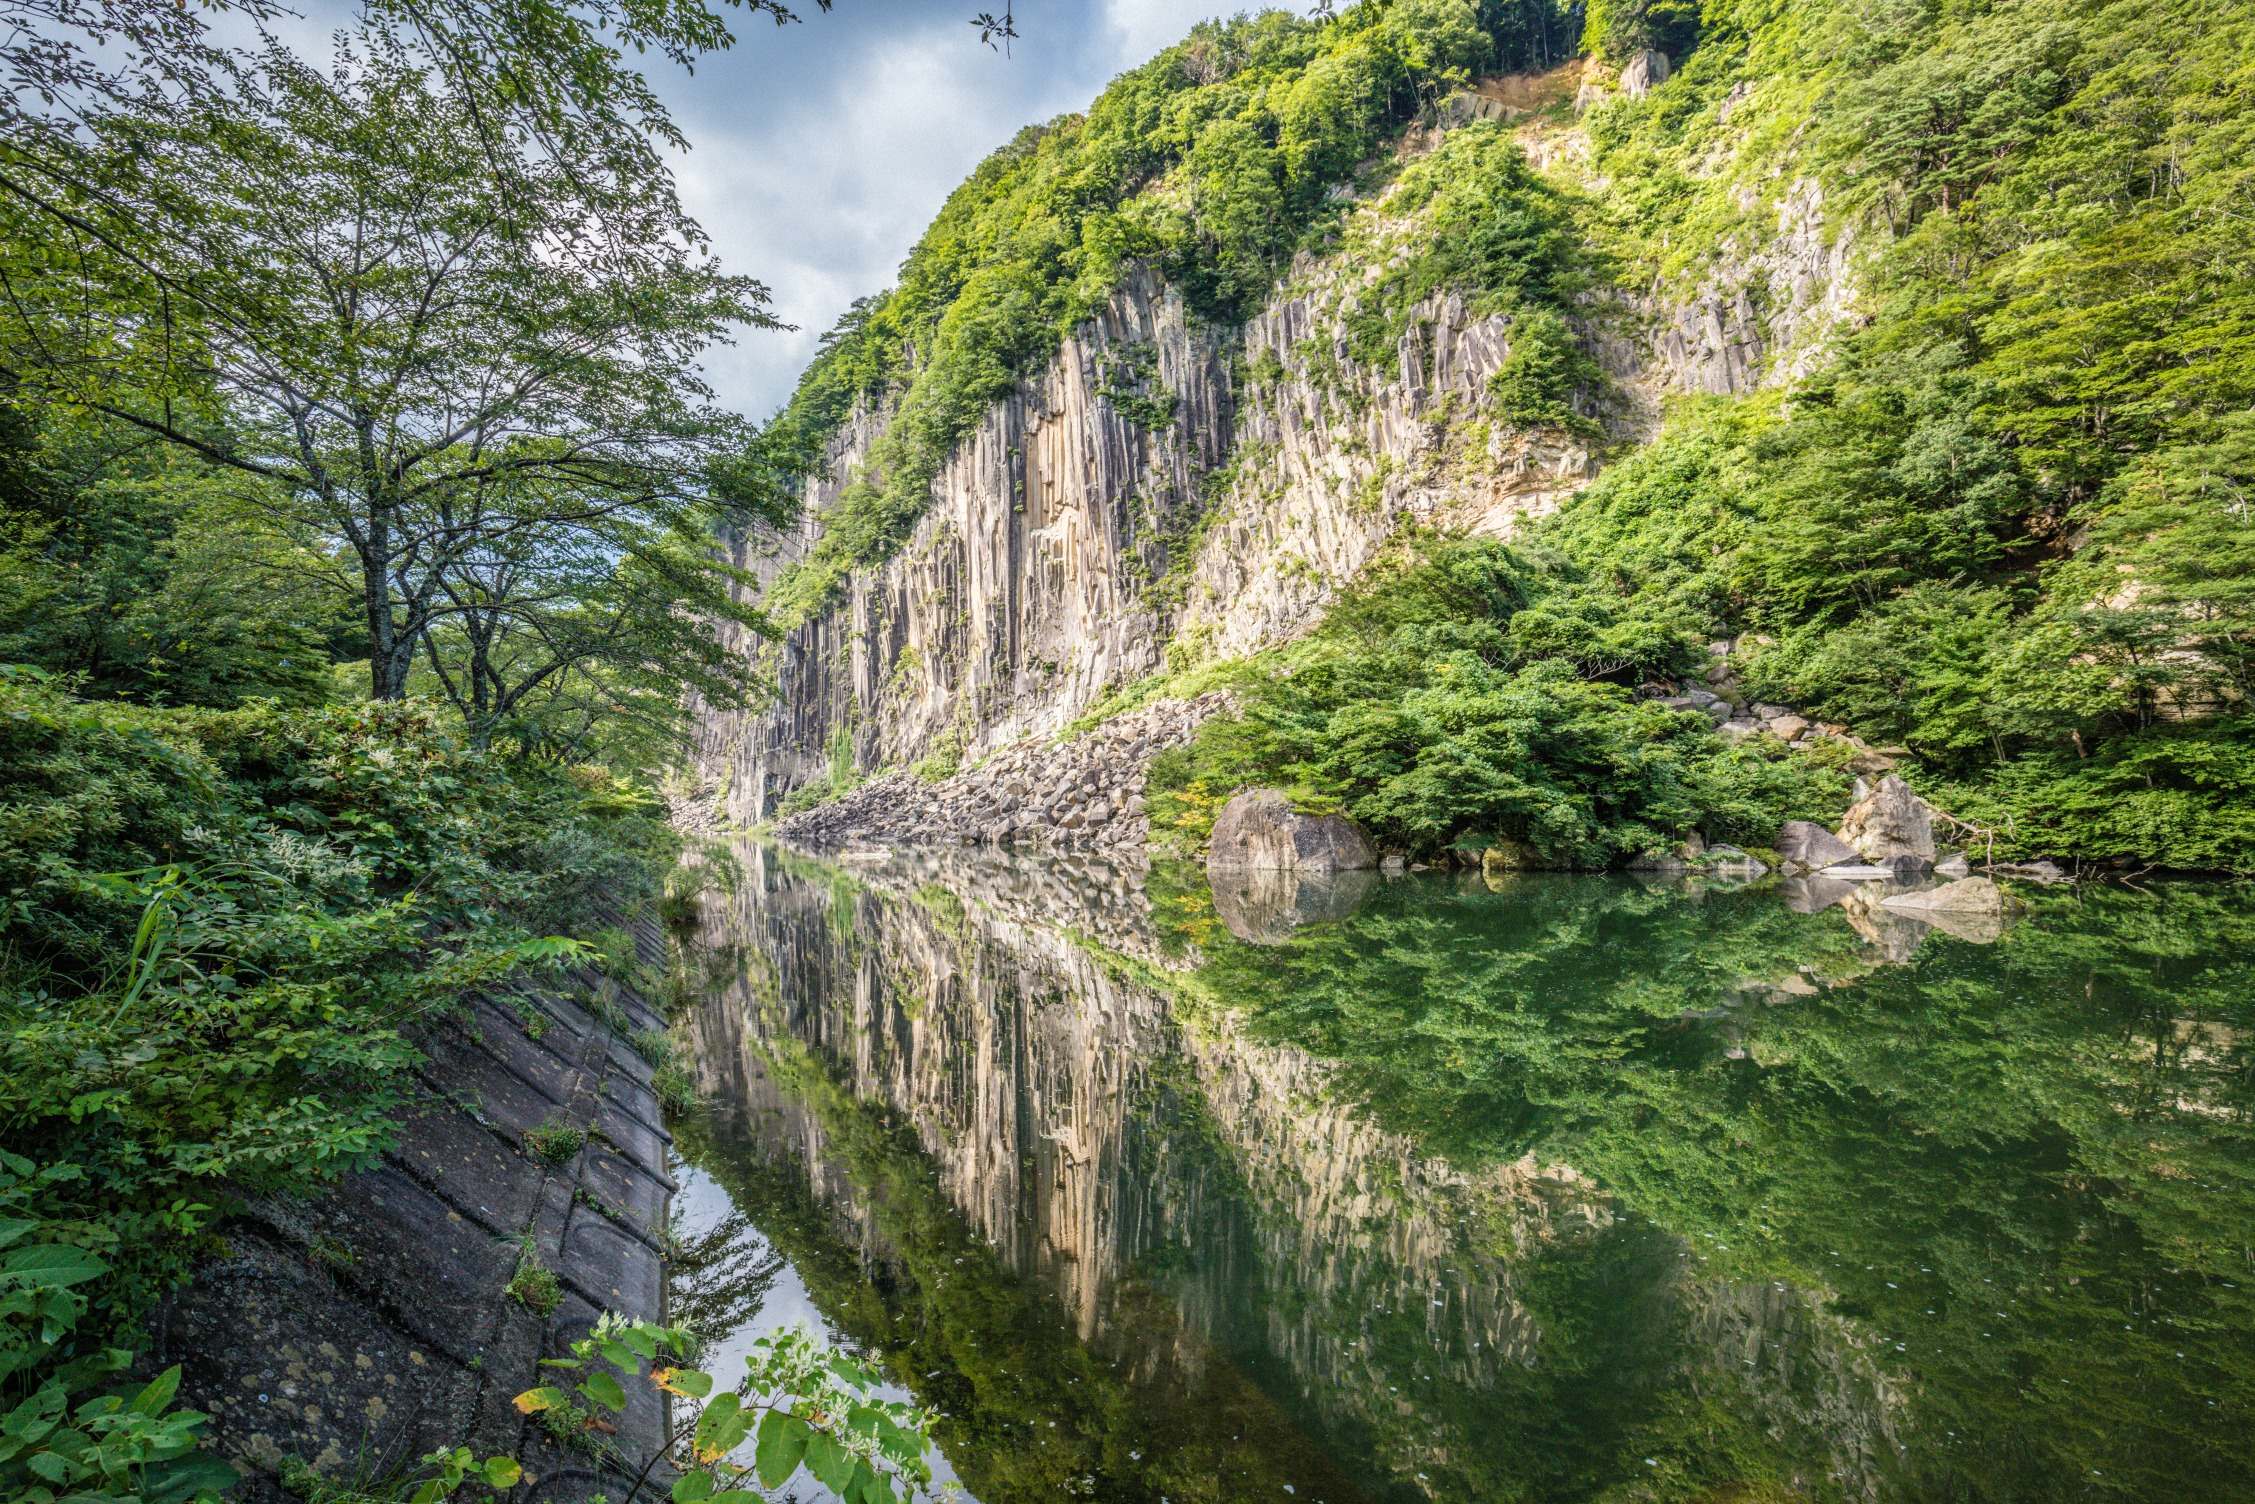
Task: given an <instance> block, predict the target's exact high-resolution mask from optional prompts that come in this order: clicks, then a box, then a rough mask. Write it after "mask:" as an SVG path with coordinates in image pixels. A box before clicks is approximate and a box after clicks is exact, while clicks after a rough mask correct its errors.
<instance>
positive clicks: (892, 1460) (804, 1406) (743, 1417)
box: [516, 1311, 932, 1504]
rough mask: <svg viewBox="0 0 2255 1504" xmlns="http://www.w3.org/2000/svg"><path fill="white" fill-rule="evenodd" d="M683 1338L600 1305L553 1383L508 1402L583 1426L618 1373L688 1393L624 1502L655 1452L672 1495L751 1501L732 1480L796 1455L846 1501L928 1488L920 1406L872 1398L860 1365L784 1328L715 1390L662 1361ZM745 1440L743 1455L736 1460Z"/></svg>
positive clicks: (618, 1390)
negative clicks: (668, 1466)
mask: <svg viewBox="0 0 2255 1504" xmlns="http://www.w3.org/2000/svg"><path fill="white" fill-rule="evenodd" d="M688 1341H689V1336H688V1334H687V1333H685V1332H683V1331H681V1330H679V1329H677V1328H673V1327H663V1326H659V1325H657V1324H656V1323H654V1322H648V1321H629V1320H626V1319H624V1318H622V1317H620V1316H618V1315H617V1314H616V1313H615V1312H609V1311H606V1312H605V1313H604V1314H603V1316H602V1318H601V1319H600V1320H598V1321H597V1322H596V1324H595V1329H594V1331H593V1332H592V1333H590V1334H589V1335H588V1336H586V1337H584V1338H581V1339H580V1340H579V1341H577V1342H575V1343H573V1344H572V1348H571V1352H572V1356H571V1357H570V1358H569V1359H563V1360H552V1362H551V1366H553V1367H558V1368H560V1369H562V1370H563V1371H562V1373H560V1374H559V1375H558V1377H559V1378H560V1379H561V1380H563V1381H564V1382H563V1383H558V1384H548V1385H542V1386H541V1387H540V1388H537V1389H528V1390H526V1391H525V1392H524V1393H523V1394H520V1395H518V1396H517V1400H516V1404H517V1408H518V1409H519V1410H521V1411H523V1412H524V1413H525V1414H527V1415H538V1416H542V1417H544V1418H545V1417H549V1416H556V1415H565V1416H570V1417H573V1418H574V1419H575V1421H576V1422H577V1424H579V1425H580V1426H581V1427H582V1428H583V1429H585V1430H588V1431H592V1430H593V1429H594V1427H595V1426H596V1424H597V1422H598V1420H599V1419H600V1417H601V1416H602V1415H603V1414H604V1413H605V1412H609V1413H611V1414H614V1415H615V1414H617V1413H619V1412H620V1411H622V1410H624V1409H625V1408H626V1403H627V1396H626V1389H625V1383H633V1382H636V1381H646V1382H648V1383H650V1384H651V1385H654V1386H655V1387H657V1388H658V1389H661V1390H663V1391H665V1392H666V1393H667V1394H670V1395H673V1396H675V1397H676V1398H678V1399H682V1400H688V1401H692V1402H694V1403H693V1404H690V1405H684V1406H682V1407H680V1408H681V1409H682V1410H684V1411H686V1412H687V1413H686V1415H685V1416H684V1418H682V1419H681V1420H679V1421H677V1422H676V1423H675V1427H674V1431H673V1434H672V1435H671V1436H670V1437H669V1438H668V1439H667V1441H666V1444H665V1445H664V1446H663V1447H662V1448H661V1449H660V1450H659V1451H658V1452H657V1453H655V1454H653V1455H652V1456H651V1458H650V1459H649V1461H648V1462H647V1463H646V1464H645V1465H644V1466H643V1468H642V1471H641V1474H640V1475H639V1476H638V1477H636V1478H635V1480H634V1484H633V1487H632V1490H631V1491H630V1492H629V1494H628V1495H627V1499H626V1501H625V1504H632V1501H633V1500H634V1499H636V1498H637V1497H639V1496H640V1495H641V1493H642V1489H643V1486H644V1484H645V1483H646V1482H647V1481H648V1479H649V1477H650V1474H651V1471H652V1470H653V1469H654V1468H655V1467H656V1466H657V1463H658V1461H659V1460H660V1459H661V1458H667V1459H670V1460H671V1461H672V1462H673V1463H674V1464H675V1466H676V1468H677V1469H678V1473H679V1476H678V1477H677V1479H676V1480H675V1482H674V1484H673V1489H672V1500H673V1504H758V1501H759V1500H760V1499H761V1497H762V1495H761V1494H760V1493H759V1492H757V1491H755V1490H754V1489H753V1488H750V1487H745V1486H742V1485H745V1484H748V1483H750V1482H751V1481H752V1480H754V1479H756V1480H757V1481H758V1484H759V1485H760V1486H761V1487H763V1488H767V1489H776V1488H781V1487H782V1486H783V1485H784V1484H785V1483H788V1482H789V1481H790V1480H791V1478H792V1477H793V1476H794V1475H795V1474H796V1473H797V1472H798V1471H799V1469H800V1467H801V1466H804V1467H805V1469H806V1471H807V1472H808V1473H809V1474H810V1475H811V1476H812V1477H813V1478H814V1479H815V1481H816V1482H818V1483H820V1484H821V1485H822V1486H823V1487H824V1488H827V1489H829V1490H830V1491H831V1492H832V1493H834V1494H836V1495H837V1496H838V1497H839V1498H840V1499H842V1500H844V1501H845V1504H894V1501H895V1500H899V1501H901V1504H908V1501H910V1500H914V1499H917V1498H919V1497H924V1496H926V1495H927V1493H928V1491H929V1489H930V1485H931V1482H932V1468H931V1463H930V1461H929V1460H928V1456H927V1454H928V1453H929V1452H930V1450H931V1442H930V1440H929V1438H928V1436H927V1434H926V1428H927V1426H929V1424H930V1423H931V1417H930V1416H928V1415H926V1414H925V1413H923V1412H921V1411H919V1410H918V1409H917V1408H916V1407H915V1406H913V1405H904V1404H898V1403H895V1402H892V1401H889V1400H882V1399H878V1398H876V1397H875V1390H876V1389H877V1387H878V1385H879V1384H880V1382H881V1380H880V1379H879V1378H878V1376H877V1374H876V1373H875V1372H874V1371H872V1370H871V1369H870V1368H869V1367H868V1366H867V1365H865V1364H863V1363H861V1362H859V1361H857V1360H856V1359H854V1358H852V1357H849V1356H848V1355H846V1354H844V1353H841V1352H836V1351H832V1350H829V1349H826V1348H825V1347H824V1346H823V1345H822V1344H821V1343H820V1342H818V1341H816V1340H815V1339H814V1337H813V1336H812V1335H810V1334H809V1333H807V1332H806V1331H804V1330H803V1329H799V1328H792V1329H789V1330H786V1331H782V1332H777V1333H774V1334H771V1335H769V1336H765V1337H761V1338H760V1339H758V1340H757V1341H755V1342H754V1343H752V1345H751V1351H749V1352H748V1353H746V1354H745V1355H744V1373H743V1375H742V1377H741V1378H740V1379H739V1380H738V1381H737V1387H736V1388H735V1389H729V1390H721V1391H720V1392H718V1393H715V1390H716V1389H719V1381H718V1380H717V1379H716V1377H715V1376H714V1375H712V1374H710V1373H705V1372H703V1371H701V1370H698V1369H694V1368H689V1367H686V1366H667V1364H666V1360H667V1359H668V1358H669V1357H672V1356H675V1355H678V1354H680V1353H682V1352H683V1351H684V1350H685V1349H686V1347H687V1345H688ZM645 1364H647V1365H649V1367H648V1371H647V1373H645V1371H644V1365H645ZM622 1380H624V1381H625V1383H622ZM565 1384H569V1386H570V1387H569V1388H568V1389H567V1388H566V1387H565ZM747 1443H750V1444H751V1445H752V1448H753V1460H752V1462H751V1464H750V1465H748V1466H747V1465H745V1464H743V1463H740V1462H738V1461H736V1460H735V1456H736V1454H737V1453H738V1450H739V1449H740V1448H741V1447H743V1446H745V1445H746V1444H747Z"/></svg>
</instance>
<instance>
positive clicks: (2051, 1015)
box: [683, 847, 2255, 1504]
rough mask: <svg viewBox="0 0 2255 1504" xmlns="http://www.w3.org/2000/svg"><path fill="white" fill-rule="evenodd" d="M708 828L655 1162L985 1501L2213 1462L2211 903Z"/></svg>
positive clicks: (2245, 1468) (2236, 1004)
mask: <svg viewBox="0 0 2255 1504" xmlns="http://www.w3.org/2000/svg"><path fill="white" fill-rule="evenodd" d="M743 860H744V863H745V867H746V870H747V873H748V880H747V882H746V883H745V885H744V887H743V889H742V890H741V891H740V892H739V893H737V894H736V895H734V896H733V897H732V898H729V899H726V900H714V901H713V903H712V907H711V910H710V912H709V914H708V918H707V924H706V927H705V936H706V943H707V944H708V946H709V947H710V954H711V955H712V956H713V957H714V958H716V960H718V961H719V962H722V963H724V964H723V965H722V967H721V970H722V973H723V978H722V980H723V985H719V986H716V987H715V988H714V989H713V991H712V993H711V995H710V996H709V998H708V1000H707V1001H706V1003H705V1004H704V1005H703V1006H702V1007H701V1008H700V1009H699V1010H698V1011H697V1012H696V1013H695V1014H694V1015H693V1017H692V1020H691V1025H690V1026H691V1028H692V1030H693V1031H694V1033H695V1035H696V1042H697V1048H698V1061H699V1072H700V1087H701V1088H702V1090H703V1091H704V1093H705V1095H706V1096H707V1098H708V1100H709V1101H710V1102H711V1103H712V1107H711V1108H710V1110H709V1111H708V1112H707V1113H706V1115H705V1116H704V1117H703V1118H702V1119H701V1120H700V1121H698V1122H697V1123H695V1124H692V1125H689V1126H688V1127H687V1129H686V1130H685V1131H684V1133H683V1146H684V1148H685V1150H686V1151H687V1152H689V1153H690V1154H691V1156H692V1157H693V1158H694V1159H695V1160H696V1161H697V1163H698V1164H699V1165H701V1166H702V1167H703V1168H704V1170H705V1172H706V1173H708V1174H709V1175H711V1176H712V1177H713V1179H714V1180H715V1181H717V1182H718V1183H719V1184H721V1185H722V1186H724V1187H725V1188H726V1189H727V1191H728V1192H729V1193H730V1195H731V1196H732V1198H733V1199H734V1202H735V1205H736V1206H737V1207H739V1208H741V1209H742V1210H743V1212H744V1213H745V1214H746V1215H747V1216H748V1217H749V1218H750V1220H751V1222H752V1223H754V1224H756V1225H757V1227H758V1229H759V1230H760V1232H761V1233H762V1234H763V1235H764V1236H765V1238H766V1239H767V1240H768V1242H769V1243H771V1244H772V1246H773V1248H774V1249H775V1250H776V1251H777V1252H779V1253H781V1254H783V1255H786V1256H787V1257H788V1258H789V1260H790V1262H791V1265H792V1266H793V1267H794V1268H795V1269H796V1271H797V1272H798V1275H799V1277H800V1278H801V1279H802V1280H803V1281H804V1284H805V1288H806V1289H807V1291H808V1292H809V1293H810V1295H811V1296H812V1298H813V1300H814V1301H815V1302H816V1304H817V1305H818V1306H819V1307H820V1308H821V1309H822V1311H823V1312H824V1313H825V1315H826V1316H827V1317H828V1318H829V1320H830V1321H831V1322H832V1323H833V1324H834V1325H835V1327H836V1328H837V1329H838V1330H839V1331H840V1332H842V1333H844V1334H846V1335H848V1336H850V1337H851V1338H853V1339H854V1340H856V1341H859V1342H861V1343H863V1344H865V1345H867V1346H869V1347H871V1348H872V1349H874V1350H880V1351H882V1352H884V1353H885V1354H887V1355H888V1365H889V1367H890V1369H891V1371H892V1372H893V1373H894V1374H895V1376H896V1377H897V1378H898V1379H899V1380H900V1381H901V1382H902V1383H904V1384H905V1385H907V1386H908V1387H909V1388H910V1389H912V1390H913V1391H914V1392H915V1393H916V1394H917V1396H918V1397H919V1398H920V1399H921V1400H923V1401H924V1402H925V1403H927V1404H930V1405H932V1406H934V1407H935V1408H937V1409H939V1410H941V1411H943V1412H946V1419H945V1420H943V1422H942V1423H941V1427H940V1435H941V1438H942V1441H943V1444H944V1446H945V1447H946V1450H947V1453H948V1455H949V1457H950V1459H951V1461H952V1462H953V1464H954V1467H955V1468H956V1470H957V1471H958V1472H959V1473H960V1475H961V1476H962V1478H963V1480H964V1482H965V1483H966V1485H967V1486H968V1487H969V1488H970V1489H971V1491H972V1492H973V1493H974V1494H976V1495H977V1497H979V1498H980V1499H983V1500H986V1501H987V1504H1003V1501H1008V1500H1017V1499H1036V1498H1039V1499H1054V1498H1056V1497H1058V1496H1059V1495H1060V1494H1063V1495H1065V1496H1068V1497H1102V1498H1120V1499H1157V1498H1160V1497H1162V1496H1164V1497H1166V1498H1170V1499H1174V1500H1178V1501H1189V1500H1234V1499H1251V1498H1261V1499H1276V1498H1287V1497H1288V1498H1291V1499H1293V1500H1295V1501H1304V1500H1307V1499H1311V1498H1313V1499H1323V1500H1330V1501H1340V1504H1344V1501H1350V1500H1357V1499H1374V1500H1375V1499H1403V1500H1408V1499H1418V1498H1448V1499H1482V1500H1485V1499H1528V1500H1538V1499H1539V1500H1551V1499H1556V1500H1579V1499H1596V1498H1608V1497H1636V1498H1671V1499H1673V1498H1682V1499H1694V1498H1705V1499H1724V1498H1730V1499H1746V1500H1755V1499H1786V1498H1842V1499H1851V1498H1852V1499H1869V1500H1885V1499H1913V1498H1928V1497H1933V1498H1952V1499H1956V1498H1971V1499H1986V1498H2000V1499H2002V1498H2012V1499H2052V1498H2074V1497H2083V1496H2092V1497H2095V1496H2098V1495H2100V1494H2104V1495H2108V1496H2114V1497H2126V1498H2145V1499H2179V1498H2182V1499H2188V1500H2189V1499H2214V1498H2222V1497H2239V1496H2246V1495H2247V1494H2248V1493H2249V1492H2250V1488H2251V1485H2255V1477H2251V1472H2255V1467H2251V1464H2255V1443H2251V1442H2250V1440H2249V1439H2248V1431H2249V1426H2248V1420H2249V1415H2248V1410H2249V1404H2250V1401H2251V1400H2255V1392H2251V1391H2255V1383H2251V1374H2255V1357H2251V1356H2250V1344H2249V1338H2250V1336H2251V1335H2255V1319H2251V1317H2255V1313H2251V1312H2250V1309H2249V1306H2248V1302H2247V1291H2246V1288H2245V1286H2246V1282H2247V1280H2248V1278H2249V1276H2250V1272H2251V1271H2250V1269H2249V1267H2248V1262H2247V1261H2248V1259H2249V1256H2250V1254H2249V1250H2250V1249H2251V1248H2255V1186H2251V1185H2250V1183H2249V1182H2250V1166H2251V1160H2250V1157H2249V1155H2248V1152H2247V1150H2248V1148H2249V1143H2248V1139H2249V1132H2250V1106H2251V1104H2255V1080H2251V1072H2250V1069H2249V1064H2250V1061H2249V1054H2248V1051H2247V1047H2246V1037H2247V1034H2246V1031H2247V1028H2248V1026H2249V1024H2250V1022H2251V1019H2250V1017H2249V1011H2250V996H2251V994H2255V989H2251V988H2250V986H2249V982H2250V980H2251V978H2250V975H2249V969H2248V962H2247V961H2246V960H2245V959H2244V958H2245V957H2246V956H2248V955H2249V954H2250V950H2249V942H2250V941H2255V906H2251V905H2250V904H2249V902H2248V900H2247V897H2246V895H2245V893H2244V892H2242V891H2238V890H2230V889H2223V888H2217V887H2189V886H2188V887H2177V888H2168V889H2163V890H2159V891H2157V892H2155V893H2152V894H2144V893H2136V892H2127V891H2122V890H2085V891H2083V892H2081V893H2071V894H2065V895H2059V894H2054V895H2042V896H2038V897H2037V898H2036V900H2035V902H2036V905H2037V907H2036V912H2035V913H2034V915H2033V916H2032V918H2031V919H2030V920H2029V921H2028V922H2027V923H2025V924H2023V925H2021V926H2019V927H2018V928H2016V929H2013V930H2011V931H2009V932H2006V931H2005V930H2004V929H2003V928H2002V926H2001V925H2000V926H1996V927H1994V928H1993V929H1992V930H1990V931H1988V932H1982V931H1980V929H1979V928H1978V927H1976V932H1975V933H1971V934H1968V935H1965V936H1959V935H1956V934H1953V933H1951V932H1950V931H1949V930H1947V929H1937V928H1935V927H1934V926H1933V925H1932V924H1930V923H1929V922H1927V920H1926V919H1925V917H1923V916H1922V917H1920V918H1912V917H1910V916H1908V915H1904V914H1902V913H1900V912H1898V911H1896V910H1892V909H1888V908H1886V907H1884V906H1883V905H1882V904H1880V903H1879V902H1878V899H1879V898H1880V897H1882V896H1884V894H1883V892H1879V893H1874V892H1872V891H1868V890H1867V888H1866V887H1864V886H1860V885H1852V887H1853V891H1851V892H1848V893H1839V894H1835V893H1828V892H1822V891H1819V890H1818V888H1817V886H1816V884H1814V883H1811V882H1806V881H1805V882H1803V883H1801V884H1789V883H1781V882H1779V881H1777V880H1771V881H1769V882H1766V883H1761V884H1756V885H1753V886H1752V887H1747V886H1744V885H1738V884H1727V883H1721V882H1716V881H1714V880H1710V879H1700V878H1696V877H1694V878H1689V879H1676V880H1671V881H1667V882H1659V883H1654V882H1647V881H1640V880H1635V879H1628V878H1594V877H1593V878H1578V877H1568V876H1561V875H1554V874H1523V875H1512V876H1508V877H1499V878H1497V879H1496V880H1495V881H1494V882H1493V883H1492V884H1491V883H1490V882H1489V881H1487V880H1484V879H1482V878H1480V877H1479V876H1477V875H1475V874H1460V875H1447V876H1444V875H1440V874H1428V875H1424V876H1419V877H1410V878H1405V879H1397V880H1392V881H1387V882H1382V883H1373V884H1371V885H1370V886H1369V887H1368V889H1367V890H1366V891H1358V892H1357V893H1355V894H1353V895H1350V896H1349V899H1350V900H1351V901H1348V900H1339V899H1338V898H1336V896H1334V895H1330V894H1308V893H1305V892H1303V891H1295V892H1293V893H1291V894H1288V895H1283V894H1268V893H1265V892H1264V893H1262V894H1254V895H1248V894H1244V893H1239V892H1236V891H1234V890H1232V891H1229V892H1223V893H1215V892H1213V891H1211V890H1210V889H1209V888H1208V886H1207V884H1206V882H1205V880H1204V875H1203V874H1202V873H1199V872H1196V871H1171V870H1164V869H1162V870H1159V871H1156V872H1153V873H1150V874H1147V875H1146V874H1140V873H1129V872H1122V871H1115V870H1111V869H1108V868H1103V867H1087V866H1076V865H1072V864H1058V863H1053V862H1027V861H1010V860H1005V859H1000V858H996V857H993V856H991V855H979V854H970V853H965V854H955V853H932V854H919V855H913V856H897V857H892V858H887V859H883V860H878V861H868V862H862V863H857V864H855V865H854V866H853V867H852V868H851V869H850V870H848V869H844V868H839V867H831V866H823V865H819V864H815V863H811V862H806V861H802V860H800V859H798V858H793V857H788V856H783V855H779V854H776V853H773V852H770V851H767V850H764V849H761V848H757V847H749V848H747V849H746V850H745V851H744V853H743ZM1951 917H1953V918H1954V917H1956V916H1951ZM1286 1485H1290V1487H1291V1489H1292V1492H1291V1493H1290V1494H1287V1493H1286V1492H1285V1487H1286Z"/></svg>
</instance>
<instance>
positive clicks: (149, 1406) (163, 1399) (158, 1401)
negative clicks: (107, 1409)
mask: <svg viewBox="0 0 2255 1504" xmlns="http://www.w3.org/2000/svg"><path fill="white" fill-rule="evenodd" d="M179 1392H180V1365H179V1364H177V1363H175V1364H173V1365H172V1366H171V1367H170V1368H168V1369H166V1370H165V1371H164V1372H163V1373H160V1374H158V1375H157V1376H156V1377H155V1378H153V1379H151V1380H149V1385H148V1387H147V1388H146V1389H143V1390H142V1391H141V1392H140V1393H139V1394H137V1395H135V1396H133V1413H134V1414H136V1415H155V1414H156V1413H157V1412H159V1411H160V1410H162V1409H164V1407H165V1406H167V1405H169V1404H171V1403H172V1397H173V1396H174V1395H175V1394H178V1393H179Z"/></svg>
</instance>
